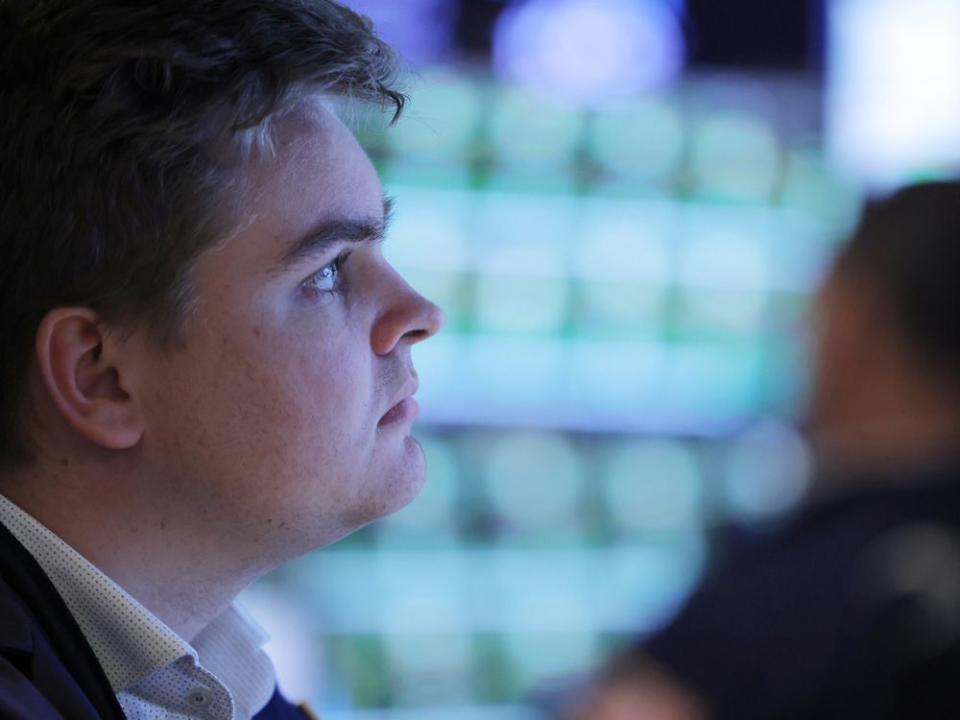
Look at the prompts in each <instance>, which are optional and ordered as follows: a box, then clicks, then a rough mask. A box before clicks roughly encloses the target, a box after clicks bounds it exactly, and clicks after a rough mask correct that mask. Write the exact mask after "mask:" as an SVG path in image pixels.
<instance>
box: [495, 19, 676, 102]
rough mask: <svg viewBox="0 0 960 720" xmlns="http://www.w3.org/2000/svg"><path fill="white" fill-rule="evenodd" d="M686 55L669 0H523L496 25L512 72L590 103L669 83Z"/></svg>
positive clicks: (501, 57) (514, 77) (511, 76)
mask: <svg viewBox="0 0 960 720" xmlns="http://www.w3.org/2000/svg"><path fill="white" fill-rule="evenodd" d="M683 59H684V43H683V36H682V33H681V31H680V27H679V24H678V21H677V15H676V11H675V10H674V9H673V7H672V3H669V2H665V0H518V1H517V2H514V3H513V4H512V5H511V6H510V7H508V8H507V10H506V12H504V14H503V15H502V16H501V17H500V19H499V21H498V23H497V27H496V29H495V33H494V63H495V66H496V69H497V71H498V72H499V73H500V74H501V75H502V76H503V77H504V78H505V79H506V80H508V81H510V82H515V83H518V84H521V85H525V86H529V87H533V88H536V89H538V90H540V91H543V92H545V93H547V94H551V95H557V96H560V97H562V98H565V99H567V100H571V101H574V102H578V103H583V104H588V105H590V104H595V103H598V102H600V101H602V100H606V99H608V98H611V97H617V96H623V95H632V94H635V93H637V92H639V91H644V90H649V89H652V88H657V87H663V86H665V85H667V84H669V83H670V82H671V81H672V80H673V79H674V78H675V77H676V76H677V74H678V73H679V72H680V70H681V69H682V67H683Z"/></svg>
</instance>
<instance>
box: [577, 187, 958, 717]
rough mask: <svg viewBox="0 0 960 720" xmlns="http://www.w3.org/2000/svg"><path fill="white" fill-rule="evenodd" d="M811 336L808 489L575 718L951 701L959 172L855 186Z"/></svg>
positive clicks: (771, 713)
mask: <svg viewBox="0 0 960 720" xmlns="http://www.w3.org/2000/svg"><path fill="white" fill-rule="evenodd" d="M813 338H814V343H813V345H814V347H813V358H812V359H813V362H812V368H811V373H812V392H811V396H812V397H811V400H810V407H809V435H810V441H811V445H812V448H813V450H814V457H815V460H816V465H817V471H816V478H815V483H814V489H813V492H812V494H811V498H810V501H809V502H808V503H807V505H806V506H805V507H804V508H802V509H801V510H800V511H799V512H798V513H797V514H796V515H795V516H793V517H791V518H789V519H787V520H786V521H785V523H784V525H783V526H781V527H779V528H777V529H775V530H772V531H770V532H769V533H760V534H758V535H756V536H755V537H754V538H753V539H752V540H751V541H750V542H746V543H744V542H742V541H741V542H740V543H739V547H736V548H730V549H729V550H728V553H727V555H726V557H724V558H722V559H721V561H720V562H719V563H717V565H716V567H715V569H714V570H713V572H711V573H709V574H708V576H707V577H706V579H705V581H704V582H703V584H702V585H701V587H700V588H699V589H698V590H697V591H696V592H695V593H694V594H693V596H692V597H691V599H690V600H689V602H688V603H687V604H686V606H685V607H684V608H683V609H682V610H681V612H680V613H679V615H678V616H677V617H676V618H675V619H674V620H673V622H672V623H671V624H669V625H668V626H667V627H666V628H665V629H663V630H662V631H660V632H659V633H657V634H655V635H654V636H653V637H651V638H649V639H648V640H646V641H645V642H642V643H640V644H638V645H637V646H636V647H633V648H631V649H629V650H627V651H626V652H624V653H623V654H622V655H620V656H619V657H618V658H617V659H616V660H615V661H614V662H612V663H611V664H610V666H609V667H607V668H606V669H605V670H604V671H603V672H601V673H600V674H599V677H598V678H597V679H596V681H595V683H594V684H593V685H592V690H591V691H590V692H588V693H586V698H585V699H583V700H581V702H580V703H579V705H578V707H577V710H576V711H574V712H573V713H572V715H573V716H574V717H577V718H582V719H583V720H587V719H589V720H695V719H705V718H723V719H725V718H730V719H734V718H735V719H736V720H750V719H751V718H757V719H758V720H759V719H772V718H777V719H778V720H785V719H790V718H798V719H799V718H818V719H824V718H847V719H849V718H871V719H872V720H878V719H882V718H891V719H892V718H897V719H899V718H926V719H930V718H957V717H960V682H958V679H960V182H941V183H931V184H924V185H918V186H914V187H909V188H906V189H904V190H902V191H900V192H897V193H896V194H894V195H892V196H891V197H889V198H887V199H883V200H879V201H875V202H871V203H868V205H867V207H866V208H865V211H864V213H863V214H862V217H861V219H860V222H859V225H858V227H857V228H856V230H855V232H854V233H853V236H852V239H851V241H850V242H849V244H847V245H846V246H845V248H844V249H843V250H842V252H841V253H840V255H839V257H838V259H837V261H836V262H835V264H834V266H833V267H832V270H831V272H830V273H829V274H828V276H827V278H826V280H825V282H824V284H823V285H822V287H821V289H820V291H819V293H818V296H817V298H816V303H815V311H814V323H813Z"/></svg>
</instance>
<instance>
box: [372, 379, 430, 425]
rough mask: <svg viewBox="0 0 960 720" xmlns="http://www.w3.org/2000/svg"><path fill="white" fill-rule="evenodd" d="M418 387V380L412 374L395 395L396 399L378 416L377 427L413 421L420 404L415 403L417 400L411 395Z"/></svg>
mask: <svg viewBox="0 0 960 720" xmlns="http://www.w3.org/2000/svg"><path fill="white" fill-rule="evenodd" d="M418 387H419V382H418V380H417V377H416V376H415V375H414V376H412V377H411V378H410V379H409V380H408V381H407V382H406V383H404V386H403V388H402V389H401V390H400V392H399V393H397V395H396V396H395V397H396V400H395V401H394V404H393V405H392V406H391V407H390V409H389V410H387V412H385V413H384V414H383V417H381V418H380V422H379V423H377V427H381V428H382V427H386V426H388V425H395V424H398V423H404V422H413V421H414V420H416V419H417V416H418V415H419V414H420V406H419V405H418V404H417V401H416V400H414V398H413V395H414V394H415V393H416V392H417V388H418Z"/></svg>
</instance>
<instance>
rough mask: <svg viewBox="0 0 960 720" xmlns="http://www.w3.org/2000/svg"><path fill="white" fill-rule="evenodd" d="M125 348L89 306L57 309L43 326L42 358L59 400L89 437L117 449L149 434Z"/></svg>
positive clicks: (48, 385)
mask: <svg viewBox="0 0 960 720" xmlns="http://www.w3.org/2000/svg"><path fill="white" fill-rule="evenodd" d="M121 348H122V344H121V343H118V342H117V340H116V339H115V338H112V337H110V336H108V334H107V328H106V325H105V324H104V323H103V322H102V321H101V319H100V318H99V316H98V315H97V314H96V313H95V312H94V311H93V310H90V309H89V308H79V307H61V308H56V309H55V310H51V311H50V312H49V313H47V315H46V316H45V317H44V318H43V320H42V321H41V322H40V327H39V329H38V330H37V336H36V353H37V364H38V368H39V371H40V376H41V377H42V378H43V384H44V386H45V388H46V390H47V392H48V393H49V394H50V398H51V400H52V401H53V404H54V405H55V406H56V408H57V410H59V412H60V414H61V415H62V416H63V418H64V419H65V420H66V421H67V423H68V424H69V425H70V427H72V428H73V429H74V430H75V431H76V432H77V433H79V434H80V435H81V436H82V437H83V438H85V439H86V440H88V441H89V442H92V443H94V444H96V445H99V446H101V447H104V448H107V449H111V450H126V449H129V448H131V447H133V446H135V445H136V444H137V443H138V442H139V441H140V438H141V437H142V436H143V422H142V418H141V415H140V412H139V408H138V406H137V404H136V402H135V400H134V398H132V397H131V395H130V393H129V392H128V388H127V385H126V383H127V380H128V378H127V376H126V373H125V368H124V366H123V360H124V357H123V354H122V352H120V351H119V350H120V349H121Z"/></svg>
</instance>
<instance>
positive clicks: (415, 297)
mask: <svg viewBox="0 0 960 720" xmlns="http://www.w3.org/2000/svg"><path fill="white" fill-rule="evenodd" d="M392 274H393V276H394V277H393V282H394V283H395V284H396V289H395V290H394V291H393V292H391V300H392V301H391V302H389V303H388V304H387V305H386V307H385V309H384V311H383V312H382V313H381V314H380V316H379V317H378V318H377V320H376V323H375V324H374V327H373V332H372V333H371V338H370V343H371V346H372V348H373V351H374V352H375V353H376V354H377V355H387V354H388V353H390V352H392V351H393V350H394V349H395V348H396V347H397V345H402V344H405V345H407V346H410V345H416V344H417V343H418V342H422V341H424V340H426V339H427V338H430V337H433V336H434V335H436V334H437V333H438V332H439V331H440V328H442V327H443V324H444V322H445V318H444V315H443V310H441V309H440V308H439V307H437V306H436V305H434V304H433V303H432V302H430V301H429V300H427V299H426V298H425V297H423V296H422V295H420V293H418V292H417V291H416V290H414V289H413V288H412V287H410V285H408V284H407V282H406V281H405V280H404V279H403V278H401V277H400V276H399V275H398V274H396V272H395V271H393V273H392Z"/></svg>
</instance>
